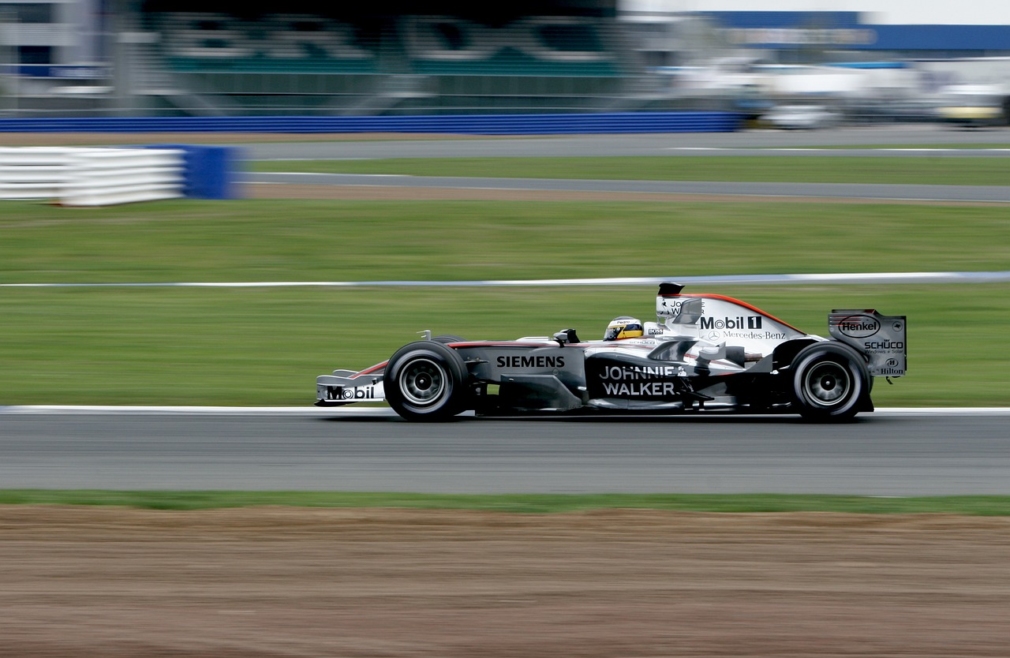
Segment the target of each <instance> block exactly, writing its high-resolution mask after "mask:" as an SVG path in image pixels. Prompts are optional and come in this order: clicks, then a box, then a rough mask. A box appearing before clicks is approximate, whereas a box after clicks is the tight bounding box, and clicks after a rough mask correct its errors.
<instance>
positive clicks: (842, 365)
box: [791, 343, 870, 421]
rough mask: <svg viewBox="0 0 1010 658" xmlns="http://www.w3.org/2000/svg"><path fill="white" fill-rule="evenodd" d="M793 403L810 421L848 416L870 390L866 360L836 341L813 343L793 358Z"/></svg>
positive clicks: (858, 409) (846, 418) (842, 418)
mask: <svg viewBox="0 0 1010 658" xmlns="http://www.w3.org/2000/svg"><path fill="white" fill-rule="evenodd" d="M791 370H792V376H793V382H792V384H793V386H792V389H793V390H792V393H793V403H794V404H795V405H796V407H797V409H798V410H799V412H800V414H801V415H802V416H803V417H804V418H806V419H807V420H812V421H846V420H851V419H852V418H853V417H854V416H855V415H856V414H857V413H859V411H860V409H862V408H863V406H864V404H865V401H866V398H867V396H869V394H870V375H869V371H868V370H867V369H866V363H865V362H864V361H863V359H862V357H860V356H859V354H857V353H856V352H855V351H854V350H852V349H850V348H848V347H846V346H844V345H839V344H838V343H814V344H813V345H809V346H807V347H806V348H804V349H802V350H800V352H799V354H797V355H796V358H794V359H793V362H792V368H791Z"/></svg>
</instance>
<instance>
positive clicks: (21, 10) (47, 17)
mask: <svg viewBox="0 0 1010 658" xmlns="http://www.w3.org/2000/svg"><path fill="white" fill-rule="evenodd" d="M7 9H8V10H9V11H13V13H14V18H15V20H16V21H17V22H18V23H52V22H54V21H53V5H51V4H42V3H38V4H25V5H8V6H7Z"/></svg>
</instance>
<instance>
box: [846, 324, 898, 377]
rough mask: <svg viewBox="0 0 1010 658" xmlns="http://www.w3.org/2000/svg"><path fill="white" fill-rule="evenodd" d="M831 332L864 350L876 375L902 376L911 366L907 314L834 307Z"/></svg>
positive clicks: (869, 367)
mask: <svg viewBox="0 0 1010 658" xmlns="http://www.w3.org/2000/svg"><path fill="white" fill-rule="evenodd" d="M828 332H829V333H830V334H831V337H832V338H834V339H835V340H837V341H840V342H842V343H845V344H847V345H850V346H852V347H854V348H855V349H856V350H858V351H859V352H860V353H862V354H865V355H866V357H867V359H868V363H867V364H866V365H867V368H868V369H869V371H870V374H871V375H873V376H874V377H901V376H902V375H904V374H905V370H906V369H907V367H908V359H907V355H908V351H907V345H908V341H907V340H906V339H905V316H904V315H881V314H880V313H877V311H875V310H873V309H859V310H853V309H835V310H833V311H831V313H830V314H829V315H828Z"/></svg>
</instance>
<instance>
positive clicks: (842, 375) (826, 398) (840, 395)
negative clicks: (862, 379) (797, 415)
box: [803, 361, 852, 407]
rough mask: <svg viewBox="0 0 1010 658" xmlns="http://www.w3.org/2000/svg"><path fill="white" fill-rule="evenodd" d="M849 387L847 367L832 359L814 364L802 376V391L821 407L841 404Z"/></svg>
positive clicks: (850, 381)
mask: <svg viewBox="0 0 1010 658" xmlns="http://www.w3.org/2000/svg"><path fill="white" fill-rule="evenodd" d="M851 388H852V377H851V375H849V371H848V369H847V368H845V366H843V365H842V364H840V363H835V362H834V361H823V362H821V363H818V364H815V365H814V366H813V367H811V368H810V369H809V370H808V371H807V374H806V375H805V376H804V377H803V392H804V393H806V396H807V398H808V399H809V400H810V401H811V402H812V403H814V404H816V405H818V406H822V407H833V406H835V405H837V404H841V403H842V402H844V401H845V399H846V397H847V396H848V393H849V391H850V389H851Z"/></svg>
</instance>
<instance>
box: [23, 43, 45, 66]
mask: <svg viewBox="0 0 1010 658" xmlns="http://www.w3.org/2000/svg"><path fill="white" fill-rule="evenodd" d="M18 59H19V60H20V61H21V63H22V64H52V63H53V47H52V46H18Z"/></svg>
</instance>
